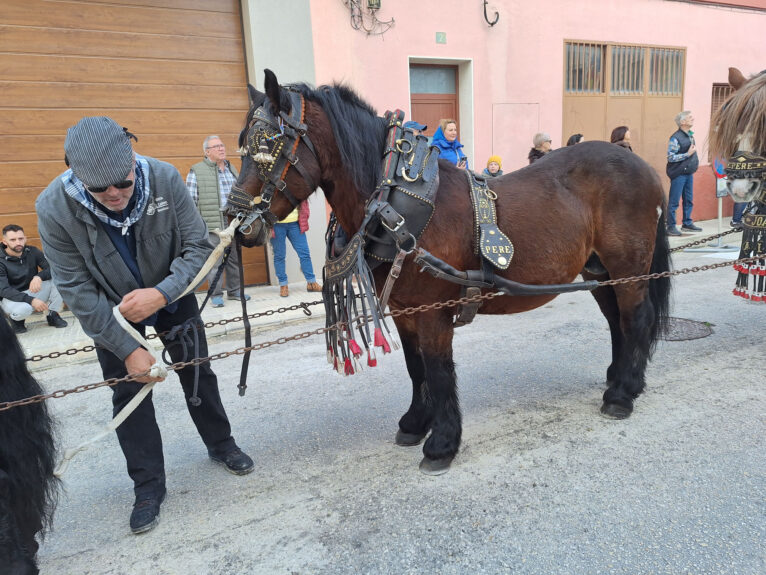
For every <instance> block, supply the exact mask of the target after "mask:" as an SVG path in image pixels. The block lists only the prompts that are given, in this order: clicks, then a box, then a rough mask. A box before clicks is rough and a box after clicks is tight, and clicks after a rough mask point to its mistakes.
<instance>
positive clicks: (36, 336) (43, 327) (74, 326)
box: [18, 281, 325, 371]
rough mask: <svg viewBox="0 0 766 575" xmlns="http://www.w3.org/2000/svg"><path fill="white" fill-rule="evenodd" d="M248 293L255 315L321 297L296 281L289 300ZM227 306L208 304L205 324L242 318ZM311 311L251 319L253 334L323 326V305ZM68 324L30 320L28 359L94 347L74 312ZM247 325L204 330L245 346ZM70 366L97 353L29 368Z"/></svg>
mask: <svg viewBox="0 0 766 575" xmlns="http://www.w3.org/2000/svg"><path fill="white" fill-rule="evenodd" d="M245 293H246V294H248V295H249V296H250V297H251V298H252V299H251V300H250V301H249V302H247V313H248V315H252V314H254V313H262V312H266V311H269V310H275V311H276V310H277V309H279V308H285V307H290V306H293V305H297V304H300V303H312V302H317V301H319V302H321V301H322V294H321V293H318V292H308V291H306V282H305V281H303V282H295V283H293V284H290V295H289V296H288V297H280V296H279V286H254V287H248V288H245ZM204 295H205V294H203V293H198V294H197V302H198V303H199V304H200V305H202V301H203V300H204ZM223 301H224V306H223V307H221V308H214V307H212V306H211V305H210V301H208V303H207V305H206V306H205V309H204V310H203V312H202V319H203V320H204V321H205V323H210V322H218V321H221V320H224V319H231V318H235V317H241V316H242V304H241V303H240V302H239V300H237V301H233V300H229V299H226V297H225V296H224V300H223ZM308 309H309V311H311V315H310V316H308V315H306V314H305V313H304V312H303V310H301V309H295V310H290V311H286V312H283V313H273V314H271V315H267V316H263V317H259V318H255V319H251V320H250V327H251V330H252V333H253V334H257V333H259V332H264V331H267V330H269V329H272V328H274V327H277V326H281V325H284V324H288V323H294V322H296V323H297V322H302V321H305V320H306V319H311V320H313V321H314V323H316V324H317V325H316V327H317V328H319V327H324V322H323V321H317V318H324V316H325V311H324V305H322V304H318V305H311V306H309V307H308ZM61 317H63V318H64V319H65V320H66V321H67V323H68V324H69V325H68V326H67V327H65V328H60V329H56V328H53V327H50V326H48V323H47V322H46V320H45V317H44V316H43V315H42V314H40V313H35V314H32V316H30V317H29V318H27V321H26V326H27V332H26V333H22V334H19V336H18V337H19V342H20V343H21V347H22V349H23V350H24V353H25V355H26V356H27V357H32V356H34V355H47V354H49V353H52V352H56V351H58V352H63V351H66V350H68V349H72V348H82V347H85V346H88V345H93V340H91V339H90V338H89V337H88V336H87V335H85V332H84V331H83V330H82V327H80V323H79V322H78V321H77V320H76V319H75V318H74V316H73V315H72V312H70V311H64V312H62V313H61ZM244 330H245V328H244V325H243V324H242V321H241V320H240V321H237V322H231V323H227V324H225V325H214V326H212V327H208V328H206V330H205V333H206V334H207V338H208V341H215V340H216V339H219V338H222V337H225V336H235V335H236V336H238V337H239V339H240V340H241V341H239V342H238V343H237V345H233V346H232V349H234V348H235V347H240V346H242V345H244ZM153 332H154V331H153V329H152V328H149V329H147V331H146V333H147V334H151V333H153ZM149 342H150V343H152V344H155V343H156V344H157V346H158V349H161V343H160V340H159V339H158V338H156V339H151V340H149ZM62 361H64V362H70V363H84V362H90V361H96V353H95V352H94V351H90V352H79V353H76V354H74V355H63V356H61V357H59V358H56V359H44V360H41V361H34V362H28V366H29V368H30V370H32V371H38V370H43V369H50V368H51V367H54V366H55V365H57V364H58V363H60V362H62Z"/></svg>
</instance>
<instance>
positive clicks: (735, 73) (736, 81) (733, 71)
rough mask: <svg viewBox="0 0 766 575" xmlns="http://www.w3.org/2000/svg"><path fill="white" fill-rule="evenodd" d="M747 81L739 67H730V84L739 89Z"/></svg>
mask: <svg viewBox="0 0 766 575" xmlns="http://www.w3.org/2000/svg"><path fill="white" fill-rule="evenodd" d="M745 82H747V79H746V78H745V76H744V75H743V74H742V72H740V71H739V70H738V69H737V68H729V84H730V85H731V87H732V88H734V89H735V90H739V89H740V88H741V87H742V86H743V85H744V84H745Z"/></svg>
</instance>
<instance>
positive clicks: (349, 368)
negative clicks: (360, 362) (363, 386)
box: [343, 358, 354, 375]
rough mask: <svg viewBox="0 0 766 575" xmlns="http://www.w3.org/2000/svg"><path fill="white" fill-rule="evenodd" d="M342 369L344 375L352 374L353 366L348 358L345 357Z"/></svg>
mask: <svg viewBox="0 0 766 575" xmlns="http://www.w3.org/2000/svg"><path fill="white" fill-rule="evenodd" d="M343 371H344V372H345V374H346V375H354V366H353V365H352V364H351V360H350V359H349V358H346V361H345V362H344V365H343Z"/></svg>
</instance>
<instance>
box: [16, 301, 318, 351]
mask: <svg viewBox="0 0 766 575" xmlns="http://www.w3.org/2000/svg"><path fill="white" fill-rule="evenodd" d="M314 305H324V300H318V301H312V302H301V303H297V304H294V305H291V306H288V307H280V308H277V309H270V310H267V311H262V312H259V313H251V314H248V316H247V317H248V318H249V319H256V318H259V317H268V316H270V315H274V314H277V313H285V312H288V311H293V310H296V309H302V310H303V313H305V314H306V315H307V316H310V315H311V310H310V309H309V307H311V306H314ZM241 321H242V316H241V315H239V316H237V317H232V318H229V319H222V320H219V321H209V322H207V323H206V324H204V326H203V327H204V328H205V329H207V328H209V327H213V326H216V325H226V324H227V323H233V322H237V323H239V322H241ZM168 333H169V332H167V331H163V332H161V333H150V334H149V335H147V336H146V339H155V338H157V337H161V336H163V335H167V334H168ZM97 347H99V346H97V345H86V346H85V347H73V348H71V349H67V350H66V351H54V352H51V353H48V354H45V355H42V354H37V355H33V356H31V357H28V358H26V361H42V360H43V359H58V358H59V357H61V356H62V355H75V354H77V353H81V352H89V351H94V350H95V349H96V348H97Z"/></svg>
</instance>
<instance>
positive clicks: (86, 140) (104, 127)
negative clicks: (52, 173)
mask: <svg viewBox="0 0 766 575" xmlns="http://www.w3.org/2000/svg"><path fill="white" fill-rule="evenodd" d="M64 152H65V153H66V156H67V159H68V160H69V167H70V168H72V171H73V172H74V175H75V176H77V177H78V178H79V179H80V181H81V182H82V183H83V184H85V185H86V186H88V187H90V188H103V187H107V186H111V185H113V184H117V183H119V182H122V181H123V180H124V179H125V176H127V175H128V173H130V170H131V168H132V167H133V147H132V146H131V145H130V138H129V136H128V135H127V134H126V133H125V130H123V129H122V128H121V127H120V126H119V125H118V124H117V122H115V121H114V120H112V119H111V118H107V117H105V116H94V117H89V116H86V117H85V118H83V119H82V120H80V121H79V122H77V124H75V125H74V126H72V127H71V128H69V130H67V133H66V140H65V141H64Z"/></svg>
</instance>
